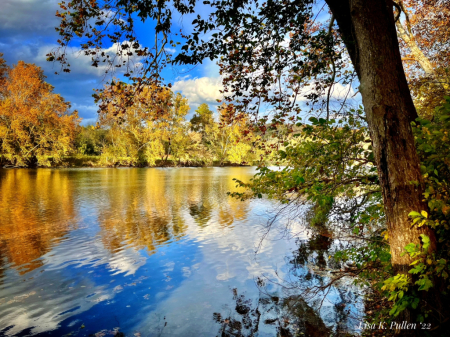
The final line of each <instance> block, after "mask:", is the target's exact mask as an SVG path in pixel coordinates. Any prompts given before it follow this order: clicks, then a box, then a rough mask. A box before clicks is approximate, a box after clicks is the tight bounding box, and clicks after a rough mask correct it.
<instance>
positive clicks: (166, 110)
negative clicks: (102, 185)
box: [0, 54, 269, 167]
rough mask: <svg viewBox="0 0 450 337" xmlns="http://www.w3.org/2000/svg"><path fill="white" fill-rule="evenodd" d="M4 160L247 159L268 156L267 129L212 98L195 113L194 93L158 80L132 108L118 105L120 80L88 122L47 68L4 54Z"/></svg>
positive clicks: (198, 162)
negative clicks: (10, 61)
mask: <svg viewBox="0 0 450 337" xmlns="http://www.w3.org/2000/svg"><path fill="white" fill-rule="evenodd" d="M0 71H1V72H0V80H1V82H0V149H1V157H0V160H1V163H2V164H3V165H10V166H16V167H36V166H44V167H45V166H56V165H59V166H67V165H94V166H117V165H121V166H155V165H195V166H208V165H213V164H216V165H227V164H235V165H245V164H247V165H248V164H253V163H254V162H257V161H258V160H261V158H262V156H263V157H264V159H265V160H267V159H268V157H269V156H268V155H267V154H266V152H263V151H261V150H259V149H258V148H257V146H254V144H255V143H256V142H257V140H260V139H261V136H260V135H257V134H256V133H255V132H248V123H249V120H248V116H245V115H242V114H241V115H240V117H239V118H236V116H237V115H238V112H237V110H236V109H235V108H234V106H233V105H232V104H228V105H226V104H222V105H221V106H220V107H219V108H218V116H217V118H215V116H214V112H213V111H212V110H210V108H209V106H208V105H207V104H205V103H203V104H201V105H200V106H199V107H198V109H197V110H196V111H195V113H194V115H193V117H192V118H191V120H190V121H189V120H187V119H186V116H187V114H188V112H189V110H190V107H189V104H188V100H187V99H186V98H185V97H183V96H182V95H181V94H180V93H174V92H173V91H172V90H170V89H169V88H164V87H159V86H157V85H150V86H148V87H145V88H144V89H143V90H142V92H141V93H140V94H139V95H138V96H135V97H134V98H133V102H132V104H129V105H128V106H127V108H126V110H125V111H121V110H120V109H118V108H117V106H118V105H120V100H123V99H125V98H124V97H121V98H120V97H119V96H117V95H116V93H117V91H126V90H129V89H130V88H129V86H128V85H127V84H125V83H123V82H120V81H116V82H114V83H112V84H111V85H110V86H109V87H108V88H107V90H105V91H104V92H103V93H102V95H101V97H100V96H97V97H98V100H99V103H100V104H101V105H102V104H104V105H106V106H107V108H106V109H102V110H100V113H99V116H98V122H97V124H96V125H88V126H81V125H80V122H81V118H79V117H78V113H77V111H71V110H70V103H69V102H66V101H65V100H64V99H63V97H61V96H60V95H58V94H55V93H53V87H52V86H51V85H50V84H48V83H46V82H45V75H44V72H43V70H42V69H41V68H39V67H37V66H36V65H34V64H27V63H25V62H23V61H20V62H19V63H18V64H17V65H14V66H13V67H11V68H9V67H8V66H7V65H6V62H5V61H4V60H3V59H2V58H1V54H0Z"/></svg>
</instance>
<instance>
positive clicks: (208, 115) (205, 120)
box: [191, 103, 214, 134]
mask: <svg viewBox="0 0 450 337" xmlns="http://www.w3.org/2000/svg"><path fill="white" fill-rule="evenodd" d="M213 124H214V113H213V112H212V111H211V110H210V109H209V106H208V104H206V103H202V104H200V106H199V107H198V109H197V110H195V114H194V116H192V118H191V129H192V130H193V131H195V132H200V133H201V134H204V133H205V132H206V129H207V128H208V127H211V126H212V125H213Z"/></svg>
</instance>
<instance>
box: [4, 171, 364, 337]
mask: <svg viewBox="0 0 450 337" xmlns="http://www.w3.org/2000/svg"><path fill="white" fill-rule="evenodd" d="M253 173H254V169H252V168H172V169H155V168H152V169H67V170H51V169H38V170H1V169H0V191H1V194H0V335H4V336H31V335H33V336H36V335H38V336H40V335H42V336H96V337H100V336H112V335H120V334H119V332H121V333H124V334H125V336H216V335H221V334H223V335H224V336H226V335H227V333H229V334H230V335H232V334H237V333H242V334H247V335H250V334H253V335H255V336H275V335H276V334H277V332H280V331H281V330H282V329H284V328H283V326H284V327H285V328H286V329H287V328H289V329H291V330H293V329H294V330H295V329H300V331H303V332H305V333H306V335H308V331H311V329H312V330H315V331H318V332H320V333H321V334H322V335H323V333H324V332H325V333H328V334H329V332H330V331H332V330H333V329H334V330H336V329H337V328H336V327H338V326H339V325H342V324H344V325H345V324H347V325H348V324H350V325H351V324H354V322H350V323H349V320H350V318H349V315H348V313H347V314H343V313H342V310H340V309H339V308H340V305H343V304H342V303H344V302H345V303H347V302H349V303H351V302H352V300H354V298H352V296H353V295H352V293H350V292H348V291H347V292H346V291H345V290H342V289H336V288H333V289H332V291H331V292H330V293H329V294H328V297H327V299H326V301H325V302H324V303H323V305H322V307H321V309H320V311H319V315H318V316H317V315H316V314H315V313H314V311H313V310H312V309H311V308H313V307H314V305H316V308H317V303H316V302H317V301H316V302H314V301H313V300H311V301H310V302H308V301H304V300H302V299H301V298H297V297H295V294H294V293H293V291H292V290H290V291H288V290H286V289H283V288H280V287H279V286H278V285H276V284H274V283H272V282H267V278H270V279H274V280H276V279H278V280H279V279H287V278H290V279H295V282H297V283H299V284H302V283H307V282H313V281H314V280H315V281H314V282H319V283H320V282H323V280H324V279H323V278H321V277H320V276H318V275H315V276H314V277H311V271H309V270H308V269H307V268H304V267H299V266H298V265H297V264H296V263H295V256H296V255H295V254H296V253H295V252H296V251H298V247H299V243H298V242H297V241H296V240H294V239H290V240H289V239H287V238H281V236H280V234H279V233H277V232H276V231H273V232H271V234H270V235H269V237H268V238H267V239H266V240H265V241H264V243H263V245H262V247H261V249H260V251H259V252H258V254H256V255H255V247H257V246H258V244H259V242H260V239H261V235H262V231H261V230H262V228H263V225H264V224H265V223H266V221H267V219H268V217H269V216H270V215H271V212H273V204H271V203H270V202H269V201H267V200H255V201H246V202H241V201H237V200H234V199H232V198H230V197H228V196H227V195H226V192H227V191H232V190H234V188H235V187H234V185H235V184H234V182H233V181H232V178H238V179H241V180H248V179H250V177H251V176H252V174H253ZM295 227H296V225H295V224H294V228H293V229H294V230H295V231H297V232H300V236H299V237H300V239H301V240H303V241H302V242H308V241H307V240H308V238H309V237H308V235H307V234H306V233H303V234H301V233H302V232H301V229H302V228H301V224H298V225H297V227H298V228H295ZM261 280H266V281H264V282H262V283H264V284H265V286H263V287H261ZM311 280H313V281H311ZM257 284H258V285H259V287H258V286H257ZM294 299H295V301H294ZM347 307H348V308H350V309H348V310H350V311H355V310H356V309H355V307H354V306H352V305H351V304H348V305H347ZM288 316H289V317H290V318H289V319H287V318H286V317H288ZM289 320H290V321H289ZM294 321H295V322H294ZM311 326H312V328H311ZM308 329H309V330H308ZM309 333H310V334H311V332H309Z"/></svg>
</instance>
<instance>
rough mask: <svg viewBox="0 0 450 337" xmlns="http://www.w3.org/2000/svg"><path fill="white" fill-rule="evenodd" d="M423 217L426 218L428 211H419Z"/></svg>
mask: <svg viewBox="0 0 450 337" xmlns="http://www.w3.org/2000/svg"><path fill="white" fill-rule="evenodd" d="M420 214H422V216H423V217H424V218H428V213H427V212H425V211H422V212H420Z"/></svg>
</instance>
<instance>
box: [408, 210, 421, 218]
mask: <svg viewBox="0 0 450 337" xmlns="http://www.w3.org/2000/svg"><path fill="white" fill-rule="evenodd" d="M408 216H409V217H411V218H415V217H417V216H420V213H419V212H416V211H412V212H410V213H409V214H408Z"/></svg>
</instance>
